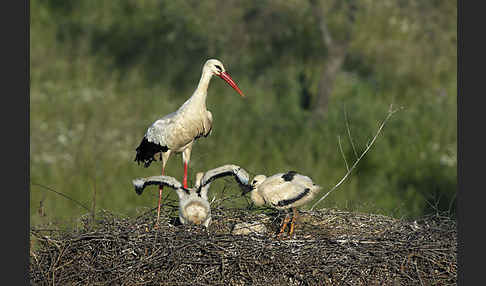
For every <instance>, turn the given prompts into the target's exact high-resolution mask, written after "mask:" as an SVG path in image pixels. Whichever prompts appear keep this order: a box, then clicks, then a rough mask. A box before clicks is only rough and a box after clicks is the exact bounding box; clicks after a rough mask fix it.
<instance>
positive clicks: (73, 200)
mask: <svg viewBox="0 0 486 286" xmlns="http://www.w3.org/2000/svg"><path fill="white" fill-rule="evenodd" d="M30 184H31V185H34V186H38V187H41V188H44V189H46V190H48V191H51V192H53V193H56V194H58V195H60V196H63V197H65V198H66V199H68V200H70V201H72V202H74V203H76V204H78V205H79V206H81V207H82V208H84V209H85V210H87V211H88V212H90V211H91V210H90V209H89V208H88V207H87V206H85V205H83V204H82V203H80V202H78V201H76V200H75V199H72V198H70V197H68V196H67V195H65V194H63V193H61V192H58V191H55V190H53V189H51V188H49V187H47V186H44V185H41V184H37V183H30Z"/></svg>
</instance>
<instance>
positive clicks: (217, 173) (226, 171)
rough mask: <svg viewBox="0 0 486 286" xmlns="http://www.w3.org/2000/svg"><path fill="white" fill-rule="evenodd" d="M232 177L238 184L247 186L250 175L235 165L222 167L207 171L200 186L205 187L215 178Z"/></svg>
mask: <svg viewBox="0 0 486 286" xmlns="http://www.w3.org/2000/svg"><path fill="white" fill-rule="evenodd" d="M230 175H232V176H233V177H234V178H235V180H236V181H237V182H238V183H239V184H240V185H244V186H247V185H248V183H249V181H250V175H248V172H247V171H246V170H245V169H243V168H241V167H240V166H237V165H232V164H230V165H224V166H221V167H218V168H214V169H211V170H209V171H207V172H206V173H205V174H204V176H203V178H202V181H201V184H200V185H201V186H205V185H207V184H209V183H211V182H212V181H214V180H215V179H217V178H222V177H226V176H230Z"/></svg>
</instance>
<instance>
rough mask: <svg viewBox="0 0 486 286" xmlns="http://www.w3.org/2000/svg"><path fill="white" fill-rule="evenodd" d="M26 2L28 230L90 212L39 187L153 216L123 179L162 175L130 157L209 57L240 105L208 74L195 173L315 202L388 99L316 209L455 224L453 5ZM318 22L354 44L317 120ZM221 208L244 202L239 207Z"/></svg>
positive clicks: (324, 59) (176, 172) (222, 185)
mask: <svg viewBox="0 0 486 286" xmlns="http://www.w3.org/2000/svg"><path fill="white" fill-rule="evenodd" d="M316 3H317V4H319V6H315V5H316ZM337 3H347V4H346V5H339V4H337ZM30 5H31V10H30V11H31V12H30V15H31V30H30V37H31V38H30V80H31V82H30V91H31V93H30V120H31V121H30V127H31V130H30V183H31V187H30V218H31V224H38V223H45V222H47V221H62V222H68V223H69V222H71V221H72V220H73V219H76V218H78V217H79V216H80V215H81V214H84V213H86V212H88V211H87V210H86V209H84V208H82V207H80V206H79V205H78V204H76V203H74V202H72V201H70V200H68V199H66V198H64V197H62V196H60V195H58V194H55V193H53V192H50V191H48V190H46V189H45V188H43V187H40V186H38V185H39V184H40V185H43V186H46V187H49V188H52V189H53V190H55V191H57V192H61V193H63V194H65V195H66V196H69V197H70V198H72V199H74V200H76V201H78V202H80V203H82V204H84V205H85V206H86V207H87V208H92V207H93V206H95V207H96V208H97V209H99V208H104V209H109V210H111V211H113V212H115V213H121V214H126V215H134V214H135V213H136V212H137V208H139V207H146V206H149V207H153V206H155V205H156V203H157V199H156V196H157V194H156V193H157V192H156V191H155V188H153V191H151V189H148V190H147V191H146V192H145V193H144V194H143V195H142V196H137V195H136V194H135V192H134V190H133V187H132V185H131V180H132V179H133V178H135V177H145V176H149V175H157V174H159V173H160V167H161V166H160V164H152V165H151V166H150V167H149V168H147V169H146V168H143V167H141V166H138V165H137V164H136V163H135V162H133V159H134V157H135V148H136V146H137V145H138V143H139V141H140V140H141V138H142V136H143V134H144V132H145V130H146V128H147V127H148V126H149V125H150V124H151V123H152V122H153V121H154V120H156V119H158V118H160V117H161V116H163V115H165V114H167V113H169V112H172V111H175V110H176V109H177V108H178V106H180V105H181V104H182V103H183V102H184V101H185V100H186V99H187V98H188V97H189V96H190V95H191V93H192V91H193V89H194V88H195V86H196V84H197V81H198V79H199V77H200V72H201V67H202V65H203V63H204V62H205V60H206V59H208V58H211V57H214V58H218V59H220V60H222V61H223V63H224V64H225V66H226V67H227V69H228V70H229V72H230V74H231V75H232V77H233V78H234V79H235V81H236V82H237V83H238V85H239V86H240V88H241V89H242V90H243V92H244V93H245V94H246V95H247V98H246V99H241V98H239V96H238V95H237V94H236V93H235V92H234V91H232V90H231V89H229V88H228V87H227V85H226V84H225V83H224V82H223V81H221V80H219V79H217V78H215V79H213V81H212V82H211V85H210V88H209V95H208V102H207V105H208V109H209V110H211V112H212V113H213V117H214V129H213V133H212V135H211V136H209V137H208V138H203V139H201V140H199V141H198V142H197V144H195V145H194V149H193V155H192V160H191V165H190V173H189V175H190V177H191V178H192V177H193V176H194V175H195V172H197V171H199V170H206V169H209V168H213V167H216V166H219V165H222V164H226V163H234V164H239V165H241V166H243V167H244V168H246V169H247V170H248V171H249V172H250V173H251V174H252V175H255V174H258V173H265V174H272V173H276V172H282V171H286V170H289V169H292V170H296V171H298V172H301V173H304V174H307V175H309V176H311V177H312V178H313V179H314V181H316V182H318V183H319V184H320V185H322V186H323V187H324V191H323V193H324V192H325V191H326V190H328V189H331V188H332V187H333V186H334V185H335V184H336V183H337V182H338V181H339V180H340V179H341V178H342V177H343V176H344V174H345V173H346V165H345V162H344V160H343V157H342V154H341V153H340V151H339V144H338V140H341V143H342V147H343V150H344V154H345V156H346V159H347V161H348V164H350V163H352V162H353V161H354V160H355V158H356V156H355V151H354V150H353V148H352V145H351V144H350V138H351V139H352V141H353V143H354V145H355V148H356V152H358V154H359V153H360V152H361V151H363V150H364V149H365V147H366V143H367V142H368V141H369V140H371V138H372V137H373V135H374V134H375V132H376V130H377V128H378V126H379V124H380V122H381V120H383V119H384V117H385V115H386V113H387V110H388V108H389V105H390V104H393V106H395V107H401V108H402V110H401V111H400V112H398V113H396V114H394V115H393V117H392V118H391V119H390V121H389V122H388V124H387V125H386V126H385V129H384V130H383V133H382V134H381V135H380V137H379V138H378V140H377V141H376V143H375V145H374V146H373V147H372V149H371V150H370V152H369V153H368V154H367V155H366V156H365V157H364V158H363V160H362V161H361V162H360V164H359V165H358V167H357V169H356V170H355V171H354V172H353V173H352V174H351V176H350V177H349V179H348V180H347V181H346V182H345V183H344V184H343V185H342V186H341V187H340V188H339V189H338V190H336V191H335V192H334V193H332V194H331V195H330V196H329V197H328V198H327V199H326V200H324V201H323V202H321V204H320V205H319V207H337V208H341V209H348V210H360V211H365V212H374V213H381V214H386V215H391V216H395V217H416V216H420V215H423V214H426V213H431V212H436V211H448V212H450V214H451V215H452V216H453V215H454V214H455V194H456V187H457V178H456V169H457V153H456V146H457V136H456V135H457V127H456V108H457V106H456V89H457V80H456V73H457V66H456V64H457V60H456V59H457V58H456V46H457V38H456V30H457V29H456V15H457V11H456V1H428V2H427V4H424V3H422V1H408V2H407V3H402V1H391V2H390V1H387V2H383V3H376V2H375V1H366V0H362V1H336V2H335V1H323V3H320V2H319V1H283V0H276V1H256V0H255V1H231V2H228V1H219V0H218V1H205V2H199V1H148V0H147V1H139V0H137V1H135V0H126V1H116V2H109V1H95V0H85V1H54V0H50V1H32V2H31V3H30ZM316 7H318V8H319V9H320V10H316V9H317V8H316ZM316 11H318V12H319V13H320V12H322V14H319V13H316ZM331 12H333V13H331ZM319 15H321V16H322V15H327V16H329V17H323V18H322V19H326V20H327V22H326V23H327V28H328V30H329V31H328V32H329V33H330V34H332V35H333V38H334V41H335V42H336V41H344V40H342V39H346V37H344V36H342V35H350V37H349V39H348V40H347V41H348V42H346V43H347V44H345V45H343V47H344V48H343V49H347V50H346V51H347V53H346V56H345V59H344V61H343V63H342V66H341V67H340V68H339V70H338V72H337V73H336V74H335V77H334V78H333V80H332V81H331V83H332V93H331V95H330V96H329V100H328V103H327V106H326V108H325V112H324V113H320V112H317V109H316V108H315V106H316V105H317V104H318V102H319V101H318V96H319V94H320V88H319V80H320V77H321V75H322V74H324V71H325V70H326V68H327V66H326V63H328V62H329V60H330V59H329V57H328V56H329V55H331V52H330V51H331V50H332V49H330V48H329V47H328V46H327V45H326V41H325V40H324V39H323V37H322V35H323V34H322V31H321V30H320V29H319V23H320V22H319V21H320V20H319V19H320V18H319ZM350 15H351V16H352V21H351V20H346V19H348V18H349V17H348V16H350ZM346 17H348V18H346ZM343 19H344V20H343ZM347 126H349V131H350V133H351V137H349V136H348V129H347ZM338 138H339V139H338ZM167 174H168V175H171V176H174V177H176V178H179V179H182V174H183V170H182V163H181V156H180V155H179V156H173V157H172V158H171V159H170V160H169V163H168V166H167ZM223 189H224V192H225V194H227V193H236V192H237V191H238V190H237V187H236V186H235V185H234V184H229V183H227V182H216V183H215V184H214V185H213V186H212V188H211V194H210V197H211V196H213V195H214V196H216V197H217V198H220V197H221V196H222V191H223ZM168 190H170V189H167V191H166V192H165V194H166V195H169V196H171V198H175V197H176V196H175V193H174V192H171V191H168ZM94 198H95V199H94ZM317 199H318V198H316V200H317ZM93 203H95V205H93ZM225 203H226V204H228V205H233V206H241V207H243V206H247V200H245V199H244V198H239V199H236V200H230V201H225ZM40 210H45V216H42V215H40V214H39V213H40Z"/></svg>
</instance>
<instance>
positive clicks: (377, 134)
mask: <svg viewBox="0 0 486 286" xmlns="http://www.w3.org/2000/svg"><path fill="white" fill-rule="evenodd" d="M392 107H393V105H392V104H390V108H389V109H388V113H387V115H386V117H385V119H384V120H383V122H382V123H381V125H380V127H379V128H378V131H377V132H376V134H375V136H374V137H373V139H372V140H371V142H370V143H369V144H366V149H365V150H364V151H363V153H361V155H360V156H359V158H358V159H357V160H356V161H355V162H354V164H353V166H351V169H349V170H348V172H347V173H346V175H344V177H343V178H342V179H341V180H340V181H339V182H338V183H337V184H336V185H335V186H334V187H333V188H332V189H331V190H329V191H328V192H327V193H326V194H325V195H324V196H322V197H321V198H320V199H319V200H318V201H317V202H316V203H315V204H313V205H312V207H311V208H310V210H313V209H314V207H315V206H316V205H317V204H319V203H320V202H321V201H322V200H323V199H325V198H326V197H327V196H328V195H329V194H330V193H331V192H333V191H334V190H336V189H337V188H338V187H339V186H340V185H341V184H342V183H343V182H344V181H345V180H346V179H347V178H348V176H349V174H351V172H352V171H353V170H354V168H356V166H357V165H358V163H359V161H361V159H362V158H363V157H364V155H366V153H368V151H369V150H370V149H371V146H373V144H374V143H375V141H376V138H378V136H379V135H380V133H381V130H382V129H383V127H384V126H385V124H386V122H387V121H388V119H390V117H391V116H392V115H393V114H394V113H395V112H397V111H398V109H395V110H393V108H392Z"/></svg>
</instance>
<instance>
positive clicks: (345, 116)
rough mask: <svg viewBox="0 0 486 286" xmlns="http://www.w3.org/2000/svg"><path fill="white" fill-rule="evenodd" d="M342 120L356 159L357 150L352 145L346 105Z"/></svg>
mask: <svg viewBox="0 0 486 286" xmlns="http://www.w3.org/2000/svg"><path fill="white" fill-rule="evenodd" d="M344 122H345V123H346V130H347V132H348V138H349V142H350V143H351V147H353V152H354V156H356V159H358V152H357V151H356V148H355V147H354V142H353V138H352V137H351V130H350V129H349V122H348V113H347V112H346V106H344ZM348 170H349V169H348Z"/></svg>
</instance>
